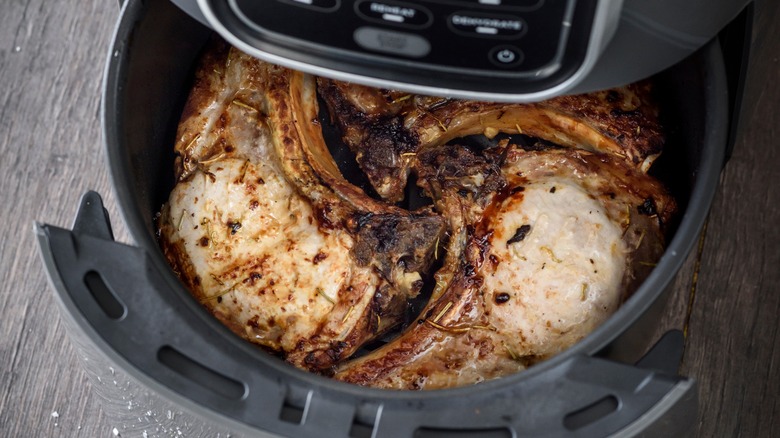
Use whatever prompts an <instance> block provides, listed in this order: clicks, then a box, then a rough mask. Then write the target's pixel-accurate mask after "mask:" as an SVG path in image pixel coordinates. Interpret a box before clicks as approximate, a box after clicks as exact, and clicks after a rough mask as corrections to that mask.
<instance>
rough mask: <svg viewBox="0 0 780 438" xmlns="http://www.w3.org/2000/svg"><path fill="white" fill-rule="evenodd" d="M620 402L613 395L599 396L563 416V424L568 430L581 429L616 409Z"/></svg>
mask: <svg viewBox="0 0 780 438" xmlns="http://www.w3.org/2000/svg"><path fill="white" fill-rule="evenodd" d="M619 406H620V402H619V401H618V399H617V397H615V396H614V395H608V396H606V397H604V398H601V399H599V400H597V401H595V402H593V403H591V404H589V405H588V406H585V407H584V408H582V409H579V410H577V411H574V412H571V413H569V414H567V415H566V416H565V417H564V418H563V425H564V427H566V428H567V429H569V430H577V429H582V428H583V427H585V426H587V425H589V424H591V423H594V422H596V421H598V420H600V419H602V418H604V417H606V416H607V415H609V414H611V413H613V412H615V411H617V410H618V407H619Z"/></svg>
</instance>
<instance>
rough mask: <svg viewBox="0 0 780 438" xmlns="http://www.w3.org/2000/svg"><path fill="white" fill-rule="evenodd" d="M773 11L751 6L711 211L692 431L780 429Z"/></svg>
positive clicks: (697, 304) (691, 354) (697, 312)
mask: <svg viewBox="0 0 780 438" xmlns="http://www.w3.org/2000/svg"><path fill="white" fill-rule="evenodd" d="M779 17H780V5H779V4H778V2H763V3H760V4H759V10H758V14H757V23H756V29H755V33H754V45H753V53H752V59H751V64H750V70H749V80H748V84H747V88H746V90H745V93H746V94H745V108H744V111H743V116H744V117H745V119H744V122H743V123H744V124H743V132H742V135H741V138H740V140H739V141H738V143H737V144H736V147H735V151H734V155H733V156H732V158H731V160H730V162H729V163H728V165H727V166H726V169H725V170H724V172H723V175H722V184H721V188H720V192H719V194H718V196H717V198H716V200H715V203H714V205H713V208H712V212H711V214H710V221H709V226H708V229H707V234H706V239H705V244H704V249H703V252H702V257H701V271H700V273H699V279H698V284H697V288H696V295H695V301H694V303H693V308H692V309H691V320H690V330H689V337H688V344H687V350H686V355H685V359H684V366H683V372H684V373H686V374H689V375H692V376H695V377H696V378H697V379H698V380H699V385H700V393H699V394H700V403H699V409H700V412H699V421H700V429H699V436H701V437H712V436H723V437H725V436H729V437H731V436H735V437H736V436H745V437H756V436H761V437H764V436H777V430H778V427H780V324H779V323H778V321H779V319H778V315H780V291H779V290H778V286H780V227H778V222H780V191H779V190H778V189H777V184H778V182H780V166H779V165H780V149H779V148H778V144H780V115H778V113H777V111H778V108H780V83H779V82H778V78H780V29H778V28H777V26H776V25H775V23H777V19H778V18H779Z"/></svg>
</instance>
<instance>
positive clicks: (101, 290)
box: [84, 271, 127, 320]
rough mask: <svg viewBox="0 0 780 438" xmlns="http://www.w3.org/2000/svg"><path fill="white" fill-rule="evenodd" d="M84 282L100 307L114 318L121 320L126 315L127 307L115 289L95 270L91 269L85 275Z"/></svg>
mask: <svg viewBox="0 0 780 438" xmlns="http://www.w3.org/2000/svg"><path fill="white" fill-rule="evenodd" d="M84 284H86V286H87V289H89V293H90V294H92V298H94V299H95V302H97V304H98V306H100V309H101V310H103V312H104V313H105V314H106V316H108V317H109V318H111V319H113V320H120V319H122V318H123V317H124V316H125V313H126V312H127V308H125V306H124V304H122V302H121V301H119V298H117V296H116V294H114V291H112V290H111V288H110V287H108V285H107V284H106V282H105V281H104V280H103V277H101V276H100V274H98V273H97V272H95V271H89V272H87V274H86V275H84Z"/></svg>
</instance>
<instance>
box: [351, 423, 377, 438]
mask: <svg viewBox="0 0 780 438" xmlns="http://www.w3.org/2000/svg"><path fill="white" fill-rule="evenodd" d="M373 434H374V426H373V425H370V424H365V423H362V422H360V421H357V420H355V421H353V422H352V427H350V428H349V438H371V437H372V436H373Z"/></svg>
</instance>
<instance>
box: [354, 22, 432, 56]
mask: <svg viewBox="0 0 780 438" xmlns="http://www.w3.org/2000/svg"><path fill="white" fill-rule="evenodd" d="M354 38H355V42H356V43H357V44H358V45H359V46H361V47H363V48H364V49H368V50H374V51H377V52H384V53H391V54H393V55H401V56H408V57H410V58H422V57H423V56H425V55H427V54H428V53H430V51H431V44H430V43H429V42H428V40H426V39H425V38H423V37H421V36H419V35H415V34H411V33H406V32H396V31H392V30H386V29H378V28H375V27H361V28H358V29H357V30H356V31H355V33H354Z"/></svg>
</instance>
